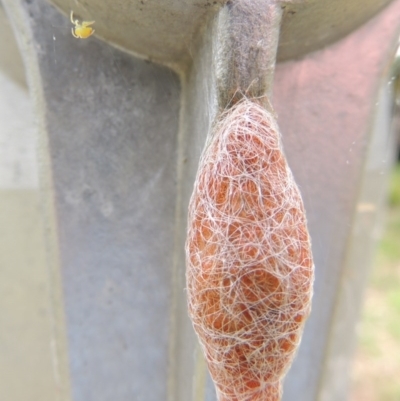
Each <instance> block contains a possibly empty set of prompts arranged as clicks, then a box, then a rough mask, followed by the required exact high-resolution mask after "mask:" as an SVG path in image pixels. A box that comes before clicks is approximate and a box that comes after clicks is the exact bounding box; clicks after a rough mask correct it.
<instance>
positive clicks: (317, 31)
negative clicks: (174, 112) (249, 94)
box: [51, 0, 391, 65]
mask: <svg viewBox="0 0 400 401" xmlns="http://www.w3.org/2000/svg"><path fill="white" fill-rule="evenodd" d="M51 1H52V3H54V4H55V5H57V6H58V7H60V9H62V10H63V11H64V13H65V18H68V16H69V12H70V9H71V8H73V9H74V11H75V12H76V15H77V16H79V17H81V18H83V19H86V20H95V21H96V25H95V29H96V34H97V35H99V36H100V37H101V38H103V39H104V40H106V41H108V42H111V43H114V44H116V45H117V46H120V47H123V48H124V49H126V50H129V51H133V52H135V53H137V54H139V55H141V56H142V57H145V58H149V59H153V60H156V61H160V62H164V63H172V64H175V65H179V64H180V63H182V62H185V63H186V62H188V61H190V60H191V59H192V56H193V51H194V46H193V38H194V37H195V36H196V34H197V33H198V32H199V30H201V28H202V25H203V24H204V21H205V20H206V19H208V18H210V17H212V15H213V14H215V13H216V12H217V11H218V9H219V8H220V7H221V6H222V5H223V4H224V3H226V1H227V0H214V1H212V0H184V1H182V0H163V1H154V0H129V1H122V0H120V1H118V2H116V1H115V0H103V1H101V2H99V1H98V0H86V1H84V2H83V1H82V2H71V1H70V0H51ZM390 1H391V0H351V1H349V0H335V1H331V0H288V1H277V3H281V4H282V7H284V8H285V9H284V15H283V22H282V33H281V40H280V45H279V53H278V58H279V59H281V60H287V59H290V58H294V57H300V56H302V55H304V54H306V53H307V52H310V51H313V50H316V49H318V48H321V47H322V46H325V45H327V44H329V43H332V42H333V41H335V40H337V39H339V38H341V37H343V36H344V35H346V34H348V33H349V32H351V31H352V30H353V29H355V28H357V27H358V26H360V25H361V24H362V23H363V22H365V21H366V20H368V19H369V18H371V17H372V16H373V15H374V14H376V13H377V12H378V11H379V10H381V9H382V8H383V7H384V6H385V5H387V4H388V3H389V2H390ZM232 3H233V4H234V1H232Z"/></svg>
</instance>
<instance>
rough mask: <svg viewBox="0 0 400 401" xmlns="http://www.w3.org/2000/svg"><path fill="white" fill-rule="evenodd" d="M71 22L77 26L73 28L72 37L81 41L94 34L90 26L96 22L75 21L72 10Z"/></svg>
mask: <svg viewBox="0 0 400 401" xmlns="http://www.w3.org/2000/svg"><path fill="white" fill-rule="evenodd" d="M71 22H72V23H73V24H74V25H75V27H74V28H71V32H72V36H73V37H75V38H79V39H86V38H88V37H89V36H92V35H93V34H94V29H93V28H92V27H91V26H90V25H93V24H94V21H82V22H81V23H80V22H79V20H77V19H75V20H74V12H73V11H72V10H71Z"/></svg>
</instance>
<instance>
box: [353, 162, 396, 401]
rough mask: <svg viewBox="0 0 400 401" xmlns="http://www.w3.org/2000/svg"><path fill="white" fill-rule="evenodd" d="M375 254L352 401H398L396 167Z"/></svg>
mask: <svg viewBox="0 0 400 401" xmlns="http://www.w3.org/2000/svg"><path fill="white" fill-rule="evenodd" d="M381 227H382V229H381V232H380V236H381V238H380V240H379V242H378V246H377V250H376V256H375V258H374V264H373V268H372V272H371V276H370V278H369V281H368V285H367V288H366V291H365V298H364V302H363V307H362V313H361V318H360V322H359V323H358V325H357V338H358V343H357V348H356V353H355V356H354V364H353V368H352V385H351V392H350V397H349V399H350V401H360V400H363V401H398V400H400V164H399V162H397V164H396V166H395V167H394V169H393V172H392V174H391V177H390V185H389V193H388V200H387V210H386V213H385V214H384V221H383V222H382V226H381Z"/></svg>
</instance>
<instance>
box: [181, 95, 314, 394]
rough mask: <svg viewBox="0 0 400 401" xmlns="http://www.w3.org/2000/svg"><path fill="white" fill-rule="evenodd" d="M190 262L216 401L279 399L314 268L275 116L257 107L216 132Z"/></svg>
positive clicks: (196, 204)
mask: <svg viewBox="0 0 400 401" xmlns="http://www.w3.org/2000/svg"><path fill="white" fill-rule="evenodd" d="M186 259H187V271H186V279H187V292H188V306H189V315H190V317H191V319H192V322H193V326H194V329H195V331H196V333H197V335H198V337H199V340H200V343H201V345H202V348H203V351H204V354H205V358H206V361H207V365H208V368H209V370H210V374H211V376H212V378H213V380H214V383H215V385H216V389H217V394H218V400H219V401H277V400H279V399H280V397H281V382H282V379H283V376H284V375H285V373H286V371H287V370H288V368H289V367H290V364H291V362H292V359H293V357H294V353H295V351H296V349H297V346H298V344H299V342H300V337H301V334H302V329H303V326H304V323H305V320H306V319H307V317H308V315H309V313H310V302H311V296H312V283H313V278H314V276H313V270H314V267H313V261H312V254H311V244H310V238H309V235H308V231H307V222H306V217H305V212H304V207H303V202H302V199H301V195H300V193H299V190H298V188H297V186H296V184H295V182H294V179H293V176H292V173H291V171H290V169H289V167H288V165H287V162H286V159H285V156H284V154H283V152H282V147H281V143H280V136H279V131H278V127H277V124H276V122H275V118H274V116H273V115H272V114H271V113H270V112H268V111H267V110H265V109H264V108H263V107H262V106H260V105H259V104H258V103H256V102H255V101H252V100H249V99H245V100H242V101H240V102H239V103H237V104H236V105H234V106H232V107H231V108H230V109H228V110H227V111H225V112H223V113H222V114H221V115H220V116H219V118H218V121H217V123H216V124H215V126H214V129H213V132H212V137H211V139H210V140H209V142H208V145H207V147H206V149H205V150H204V152H203V154H202V157H201V160H200V165H199V169H198V173H197V177H196V181H195V185H194V191H193V194H192V197H191V200H190V205H189V216H188V237H187V242H186Z"/></svg>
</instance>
